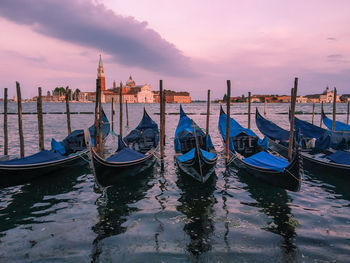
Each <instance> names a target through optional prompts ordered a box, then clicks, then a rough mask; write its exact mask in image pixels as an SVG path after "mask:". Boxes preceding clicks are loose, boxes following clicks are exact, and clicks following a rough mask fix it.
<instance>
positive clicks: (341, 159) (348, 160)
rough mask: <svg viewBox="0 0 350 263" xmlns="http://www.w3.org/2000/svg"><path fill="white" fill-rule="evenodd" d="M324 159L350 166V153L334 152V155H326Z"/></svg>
mask: <svg viewBox="0 0 350 263" xmlns="http://www.w3.org/2000/svg"><path fill="white" fill-rule="evenodd" d="M326 158H327V159H328V160H331V161H333V162H335V163H340V164H348V165H350V153H349V152H344V151H336V152H335V153H332V154H331V155H328V156H327V157H326Z"/></svg>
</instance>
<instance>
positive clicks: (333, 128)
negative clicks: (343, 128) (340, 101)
mask: <svg viewBox="0 0 350 263" xmlns="http://www.w3.org/2000/svg"><path fill="white" fill-rule="evenodd" d="M336 111H337V89H336V88H335V87H334V97H333V123H332V131H335V121H336V116H335V115H336Z"/></svg>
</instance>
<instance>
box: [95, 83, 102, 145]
mask: <svg viewBox="0 0 350 263" xmlns="http://www.w3.org/2000/svg"><path fill="white" fill-rule="evenodd" d="M100 89H101V80H100V79H96V97H95V121H94V149H95V152H97V119H98V102H99V94H100Z"/></svg>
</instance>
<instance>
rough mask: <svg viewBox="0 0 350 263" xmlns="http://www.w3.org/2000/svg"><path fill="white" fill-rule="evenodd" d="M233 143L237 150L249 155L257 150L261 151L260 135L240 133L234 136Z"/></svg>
mask: <svg viewBox="0 0 350 263" xmlns="http://www.w3.org/2000/svg"><path fill="white" fill-rule="evenodd" d="M233 144H234V147H235V150H236V152H238V153H239V154H241V155H243V156H244V157H249V156H251V155H253V154H255V153H257V152H260V150H261V149H260V148H261V147H260V146H259V145H258V137H254V136H249V135H245V134H240V135H238V136H236V137H235V138H233Z"/></svg>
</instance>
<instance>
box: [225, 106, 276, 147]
mask: <svg viewBox="0 0 350 263" xmlns="http://www.w3.org/2000/svg"><path fill="white" fill-rule="evenodd" d="M226 120H227V115H226V114H225V113H224V112H223V111H222V109H221V112H220V118H219V131H220V134H221V136H222V138H223V139H224V141H225V140H226ZM241 133H245V134H246V135H248V136H253V137H257V138H258V145H260V146H261V147H263V148H264V149H268V147H269V146H268V140H267V137H266V136H265V137H264V139H263V140H261V139H260V138H259V137H258V135H256V134H255V133H254V132H253V131H252V130H251V129H246V128H243V127H242V126H241V125H240V124H239V123H238V122H237V121H236V120H234V119H233V118H230V142H229V147H230V150H231V151H234V146H233V143H232V139H233V137H236V136H238V135H240V134H241Z"/></svg>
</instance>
